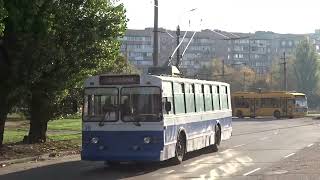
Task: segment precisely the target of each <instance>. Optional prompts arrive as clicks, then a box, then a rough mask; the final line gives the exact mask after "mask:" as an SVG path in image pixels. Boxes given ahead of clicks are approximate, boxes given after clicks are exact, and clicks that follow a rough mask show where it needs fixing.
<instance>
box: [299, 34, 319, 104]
mask: <svg viewBox="0 0 320 180" xmlns="http://www.w3.org/2000/svg"><path fill="white" fill-rule="evenodd" d="M318 68H319V65H318V57H317V54H316V51H315V48H314V47H313V45H312V44H311V43H310V42H309V41H308V40H304V41H302V42H301V43H300V44H299V45H298V47H297V49H296V54H295V59H294V63H293V72H294V75H295V78H296V84H297V90H298V91H299V92H303V93H306V94H307V96H309V97H314V96H315V95H316V91H317V86H318V80H319V78H318ZM312 99H313V98H309V100H312ZM311 104H312V103H311Z"/></svg>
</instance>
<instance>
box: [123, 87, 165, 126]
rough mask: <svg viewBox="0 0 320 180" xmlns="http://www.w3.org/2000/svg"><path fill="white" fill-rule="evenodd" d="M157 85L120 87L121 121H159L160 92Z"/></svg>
mask: <svg viewBox="0 0 320 180" xmlns="http://www.w3.org/2000/svg"><path fill="white" fill-rule="evenodd" d="M160 92H161V91H160V88H159V87H125V88H122V89H121V118H122V120H123V121H160V120H161V93H160Z"/></svg>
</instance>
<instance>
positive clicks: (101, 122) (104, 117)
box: [99, 112, 111, 126]
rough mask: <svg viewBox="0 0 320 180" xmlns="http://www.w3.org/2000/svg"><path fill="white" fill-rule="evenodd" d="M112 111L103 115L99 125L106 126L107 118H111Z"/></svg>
mask: <svg viewBox="0 0 320 180" xmlns="http://www.w3.org/2000/svg"><path fill="white" fill-rule="evenodd" d="M107 113H109V114H108V115H107ZM110 113H111V112H106V113H105V114H104V115H103V116H102V118H101V120H100V121H99V126H104V122H105V120H106V119H107V120H109V119H110ZM106 116H107V118H106Z"/></svg>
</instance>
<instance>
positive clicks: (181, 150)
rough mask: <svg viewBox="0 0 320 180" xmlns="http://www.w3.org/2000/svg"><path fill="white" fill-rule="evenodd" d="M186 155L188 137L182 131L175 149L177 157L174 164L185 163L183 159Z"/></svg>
mask: <svg viewBox="0 0 320 180" xmlns="http://www.w3.org/2000/svg"><path fill="white" fill-rule="evenodd" d="M185 153H186V136H185V133H184V132H183V131H182V132H180V133H179V136H178V139H177V144H176V148H175V157H174V158H173V163H174V164H181V163H182V161H183V157H184V155H185Z"/></svg>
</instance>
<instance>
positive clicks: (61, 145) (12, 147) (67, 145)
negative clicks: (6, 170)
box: [0, 140, 81, 161]
mask: <svg viewBox="0 0 320 180" xmlns="http://www.w3.org/2000/svg"><path fill="white" fill-rule="evenodd" d="M80 148H81V145H80V142H78V141H72V140H68V141H48V142H46V143H41V144H22V143H15V144H7V145H5V146H4V147H3V148H1V149H0V161H6V160H12V159H20V158H25V157H33V156H41V155H43V154H50V156H59V154H60V152H66V151H68V152H70V154H73V153H74V154H78V153H79V152H80Z"/></svg>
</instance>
